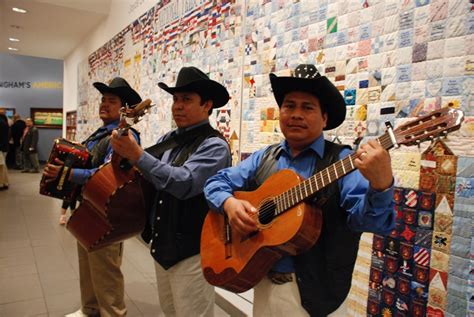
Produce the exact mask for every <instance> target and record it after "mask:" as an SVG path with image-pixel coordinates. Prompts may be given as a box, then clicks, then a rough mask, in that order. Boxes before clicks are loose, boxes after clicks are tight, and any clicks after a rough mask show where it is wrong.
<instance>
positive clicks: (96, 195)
mask: <svg viewBox="0 0 474 317" xmlns="http://www.w3.org/2000/svg"><path fill="white" fill-rule="evenodd" d="M151 187H152V186H150V185H148V186H147V184H146V181H145V180H144V179H143V177H142V176H141V174H140V173H139V172H138V170H137V169H136V168H131V169H128V170H124V169H122V168H120V167H119V164H116V163H115V162H114V160H112V161H111V162H109V163H106V164H104V165H102V166H101V167H100V168H99V169H98V170H97V171H96V173H94V174H93V175H92V176H91V177H90V179H89V180H88V181H87V183H86V184H85V185H84V188H83V191H82V196H83V201H82V203H81V205H80V206H79V208H77V209H76V211H75V212H74V213H73V214H72V216H71V217H70V219H69V221H68V223H67V229H68V230H69V231H70V232H71V233H72V234H73V235H74V237H76V239H77V240H78V241H79V243H80V244H81V245H82V246H83V247H84V248H86V249H87V250H88V251H94V250H97V249H99V248H102V247H105V246H108V245H111V244H113V243H116V242H120V241H123V240H125V239H128V238H130V237H133V236H135V235H137V234H139V233H141V232H142V231H143V228H144V226H145V219H146V212H147V208H149V206H150V201H151V200H150V199H149V196H151V192H150V190H149V189H150V188H151Z"/></svg>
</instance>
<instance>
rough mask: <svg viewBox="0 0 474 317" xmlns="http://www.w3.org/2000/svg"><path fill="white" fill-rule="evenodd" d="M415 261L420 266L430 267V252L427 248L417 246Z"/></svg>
mask: <svg viewBox="0 0 474 317" xmlns="http://www.w3.org/2000/svg"><path fill="white" fill-rule="evenodd" d="M413 259H414V260H415V263H417V264H419V265H423V266H428V265H429V264H430V252H429V251H428V250H427V249H425V248H420V247H416V246H415V253H414V255H413Z"/></svg>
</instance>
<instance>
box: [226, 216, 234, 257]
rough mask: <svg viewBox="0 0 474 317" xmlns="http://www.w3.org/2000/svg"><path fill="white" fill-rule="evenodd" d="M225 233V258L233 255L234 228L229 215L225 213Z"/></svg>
mask: <svg viewBox="0 0 474 317" xmlns="http://www.w3.org/2000/svg"><path fill="white" fill-rule="evenodd" d="M224 234H225V237H224V247H225V258H226V259H228V258H230V257H232V228H231V227H230V224H229V218H228V217H227V215H224Z"/></svg>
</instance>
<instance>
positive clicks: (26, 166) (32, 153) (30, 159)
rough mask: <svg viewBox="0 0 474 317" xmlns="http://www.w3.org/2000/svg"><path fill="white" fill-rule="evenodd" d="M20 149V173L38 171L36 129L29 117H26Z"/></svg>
mask: <svg viewBox="0 0 474 317" xmlns="http://www.w3.org/2000/svg"><path fill="white" fill-rule="evenodd" d="M21 149H22V152H23V170H22V171H21V172H22V173H39V172H40V171H39V161H38V129H37V128H36V127H35V126H34V125H33V120H31V118H27V119H26V129H25V130H24V132H23V137H22V144H21Z"/></svg>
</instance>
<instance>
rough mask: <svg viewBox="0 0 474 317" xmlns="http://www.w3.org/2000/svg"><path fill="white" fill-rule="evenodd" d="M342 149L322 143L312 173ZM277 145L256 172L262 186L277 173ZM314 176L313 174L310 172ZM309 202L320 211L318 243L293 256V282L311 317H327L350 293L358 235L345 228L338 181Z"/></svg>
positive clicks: (258, 182)
mask: <svg viewBox="0 0 474 317" xmlns="http://www.w3.org/2000/svg"><path fill="white" fill-rule="evenodd" d="M343 148H344V146H341V145H338V144H335V143H332V142H329V141H325V148H324V157H323V158H322V159H320V160H318V161H317V163H316V166H315V170H314V172H317V171H320V170H322V169H324V168H326V167H327V166H329V165H331V164H332V163H334V162H337V161H338V160H339V153H340V152H341V150H342V149H343ZM279 149H280V147H279V145H278V144H277V145H273V146H270V147H269V149H268V150H267V151H266V153H265V154H264V156H263V157H262V162H261V163H260V166H259V169H258V170H257V173H256V178H257V179H256V184H261V183H263V181H264V180H265V179H266V178H267V177H269V176H270V175H271V174H273V173H274V172H276V171H277V164H276V163H277V161H278V155H279V153H280V150H279ZM313 174H314V173H313ZM312 203H316V204H317V205H319V207H320V208H321V209H322V212H323V223H322V230H321V234H320V237H319V240H318V241H317V243H316V244H315V245H314V246H313V247H312V248H311V249H310V250H308V251H306V252H304V253H301V254H299V255H297V256H295V257H294V258H293V259H294V265H295V273H296V280H297V284H298V288H299V291H300V297H301V305H302V306H303V307H304V309H305V310H306V311H307V312H308V313H309V314H310V315H311V316H326V315H328V314H330V313H331V312H333V311H335V310H336V309H337V308H338V307H339V306H340V305H341V304H342V302H343V301H344V300H345V298H346V297H347V294H348V293H349V290H350V287H351V281H352V272H353V270H354V265H355V261H356V258H357V252H358V250H359V240H360V233H358V232H353V231H351V230H350V229H349V227H348V226H347V213H346V210H344V209H342V208H341V207H340V206H339V205H340V193H339V186H338V183H337V181H335V182H333V183H332V184H330V185H328V186H327V187H325V188H324V189H322V190H320V191H319V192H318V193H317V195H316V198H315V199H314V200H313V202H312Z"/></svg>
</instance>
